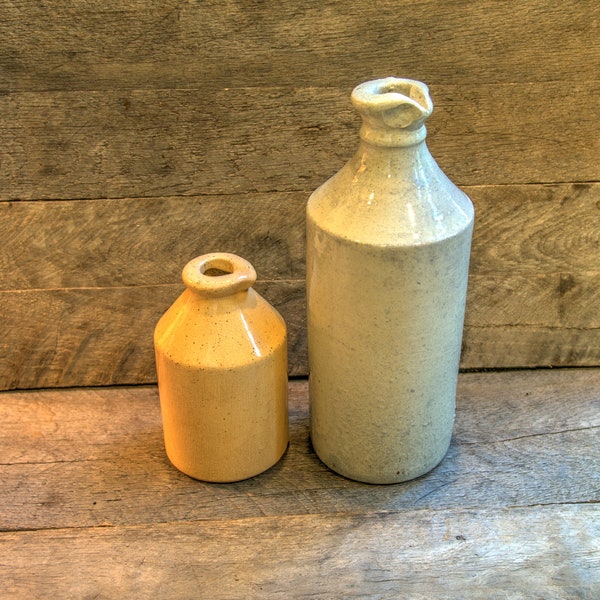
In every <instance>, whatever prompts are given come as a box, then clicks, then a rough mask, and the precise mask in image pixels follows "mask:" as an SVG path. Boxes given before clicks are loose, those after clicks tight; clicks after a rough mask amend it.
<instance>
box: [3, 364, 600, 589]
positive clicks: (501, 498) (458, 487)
mask: <svg viewBox="0 0 600 600" xmlns="http://www.w3.org/2000/svg"><path fill="white" fill-rule="evenodd" d="M599 389H600V370H598V369H579V370H576V369H566V370H564V369H563V370H546V371H526V372H523V371H513V372H504V373H484V374H481V373H470V374H462V375H461V376H460V378H459V391H458V407H457V419H456V424H455V435H454V439H453V442H452V447H451V450H450V453H449V454H448V456H447V457H446V458H445V460H444V461H443V462H442V464H441V465H440V466H439V467H438V468H436V469H435V470H434V471H432V472H431V473H430V474H428V475H426V476H424V477H422V478H419V479H417V480H415V481H412V482H408V483H405V484H398V485H390V486H373V485H368V484H362V483H357V482H352V481H349V480H347V479H344V478H342V477H339V476H337V475H335V474H334V473H332V472H331V471H329V470H328V469H327V468H326V467H325V466H324V465H322V464H321V463H320V462H319V461H318V459H317V458H316V456H315V455H314V453H313V451H312V449H311V448H310V444H309V440H308V398H307V384H306V382H305V381H293V382H290V416H291V434H292V440H291V445H290V448H289V449H288V452H287V454H286V455H285V457H284V459H283V460H282V461H281V462H280V463H279V464H278V465H276V466H275V467H274V468H272V469H270V470H269V471H267V472H266V473H264V474H262V475H260V476H258V477H256V478H253V479H250V480H247V481H245V482H238V483H235V484H227V485H219V484H206V483H202V482H198V481H194V480H192V479H190V478H188V477H186V476H185V475H183V474H181V473H179V472H178V471H176V470H175V469H174V468H173V467H172V466H171V465H170V464H169V463H168V461H167V459H166V457H165V454H164V449H163V445H162V432H161V425H160V414H159V407H158V398H157V393H156V389H155V388H154V387H133V388H127V387H125V388H98V389H87V390H86V389H79V390H45V391H34V392H24V391H20V392H4V393H2V394H1V395H0V419H1V420H2V423H3V427H2V429H0V456H2V460H1V464H0V520H1V522H0V578H1V579H2V581H3V593H4V594H5V595H6V596H7V597H9V598H13V597H14V598H37V597H44V596H45V595H46V593H47V590H48V589H52V590H53V593H54V594H56V595H58V596H60V597H75V598H86V597H92V596H93V597H100V598H113V597H151V596H158V597H161V598H181V597H201V598H204V597H206V598H248V597H298V598H301V597H309V596H310V597H318V598H319V597H322V598H331V597H333V598H338V597H360V598H364V597H378V598H392V597H399V596H400V597H411V598H420V597H436V598H457V599H458V598H461V599H462V598H490V597H511V598H523V599H524V598H530V597H531V595H532V593H533V594H535V595H536V597H537V596H539V597H543V598H554V599H557V600H558V599H562V598H595V597H596V596H597V595H598V592H600V576H599V573H600V528H599V527H600V519H599V518H598V517H600V510H599V508H598V506H599V504H598V500H599V497H598V490H599V489H600V479H599V477H600V475H599V473H598V470H597V468H596V465H597V464H598V460H599V459H600V455H599V446H598V444H597V432H598V427H600V410H599V408H600V395H599V393H598V390H599ZM567 407H568V408H567Z"/></svg>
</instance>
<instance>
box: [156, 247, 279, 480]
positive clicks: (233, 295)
mask: <svg viewBox="0 0 600 600" xmlns="http://www.w3.org/2000/svg"><path fill="white" fill-rule="evenodd" d="M255 280H256V272H255V270H254V268H253V267H252V265H251V264H250V263H248V262H247V261H245V260H244V259H243V258H240V257H239V256H236V255H234V254H226V253H217V254H206V255H204V256H200V257H198V258H195V259H194V260H192V261H190V262H189V263H188V264H187V265H186V267H185V268H184V270H183V281H184V283H185V285H186V288H187V289H186V290H185V291H184V292H183V294H182V295H181V296H180V297H179V298H178V299H177V300H176V301H175V303H174V304H173V305H172V306H171V307H170V308H169V309H168V310H167V312H166V313H165V314H164V315H163V316H162V317H161V319H160V321H159V322H158V324H157V326H156V329H155V332H154V346H155V354H156V368H157V374H158V389H159V395H160V404H161V412H162V419H163V431H164V438H165V447H166V451H167V455H168V457H169V459H170V460H171V462H172V463H173V464H174V465H175V466H176V467H177V468H178V469H179V470H181V471H183V472H184V473H187V474H188V475H190V476H192V477H195V478H196V479H202V480H205V481H213V482H227V481H237V480H241V479H246V478H248V477H252V476H254V475H257V474H259V473H261V472H262V471H264V470H266V469H268V468H269V467H271V466H272V465H274V464H275V463H276V462H277V461H278V460H279V459H280V458H281V456H282V455H283V453H284V452H285V449H286V448H287V444H288V439H289V438H288V413H287V337H286V327H285V323H284V321H283V319H282V318H281V316H280V315H279V313H278V312H277V311H276V310H275V309H274V308H273V307H272V306H271V305H270V304H268V303H267V301H266V300H264V299H263V298H262V297H261V296H260V295H259V294H257V293H256V292H255V291H254V290H253V289H252V284H253V283H254V281H255Z"/></svg>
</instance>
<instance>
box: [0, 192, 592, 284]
mask: <svg viewBox="0 0 600 600" xmlns="http://www.w3.org/2000/svg"><path fill="white" fill-rule="evenodd" d="M599 188H600V186H599ZM307 199H308V194H306V193H303V192H296V193H272V194H266V193H262V194H244V195H231V196H193V197H168V198H126V199H119V200H90V201H85V202H67V201H56V202H14V203H2V202H0V239H2V241H3V245H2V250H1V251H0V290H28V289H55V288H82V287H118V286H144V285H163V284H179V283H181V271H182V269H183V267H184V266H185V264H186V263H187V262H188V261H190V260H191V259H192V258H194V257H196V256H200V255H201V254H206V253H208V252H232V253H234V254H238V255H240V256H243V257H244V258H246V259H247V260H249V261H250V262H251V263H252V264H253V265H254V267H255V269H256V271H257V273H258V276H259V279H263V280H295V279H303V278H304V276H305V272H306V270H305V248H304V229H305V217H304V212H305V205H306V201H307Z"/></svg>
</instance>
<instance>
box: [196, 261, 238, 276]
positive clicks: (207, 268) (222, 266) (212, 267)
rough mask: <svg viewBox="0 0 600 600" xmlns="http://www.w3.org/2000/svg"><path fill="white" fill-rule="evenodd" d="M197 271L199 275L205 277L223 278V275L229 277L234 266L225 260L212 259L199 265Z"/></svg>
mask: <svg viewBox="0 0 600 600" xmlns="http://www.w3.org/2000/svg"><path fill="white" fill-rule="evenodd" d="M199 269H200V273H202V275H205V276H206V277H223V276H224V275H231V274H232V273H233V271H234V266H233V265H232V264H231V261H229V260H227V259H226V258H214V259H212V260H207V261H205V262H202V263H200V265H199Z"/></svg>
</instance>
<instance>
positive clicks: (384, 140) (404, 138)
mask: <svg viewBox="0 0 600 600" xmlns="http://www.w3.org/2000/svg"><path fill="white" fill-rule="evenodd" d="M426 137H427V128H426V127H425V125H421V126H420V127H418V128H417V129H394V128H391V127H373V125H372V124H371V123H366V122H363V124H362V127H361V128H360V138H361V140H363V141H364V142H366V143H368V144H371V145H373V146H381V147H389V148H404V147H411V146H416V145H417V144H420V143H421V142H423V141H424V140H425V138H426Z"/></svg>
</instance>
